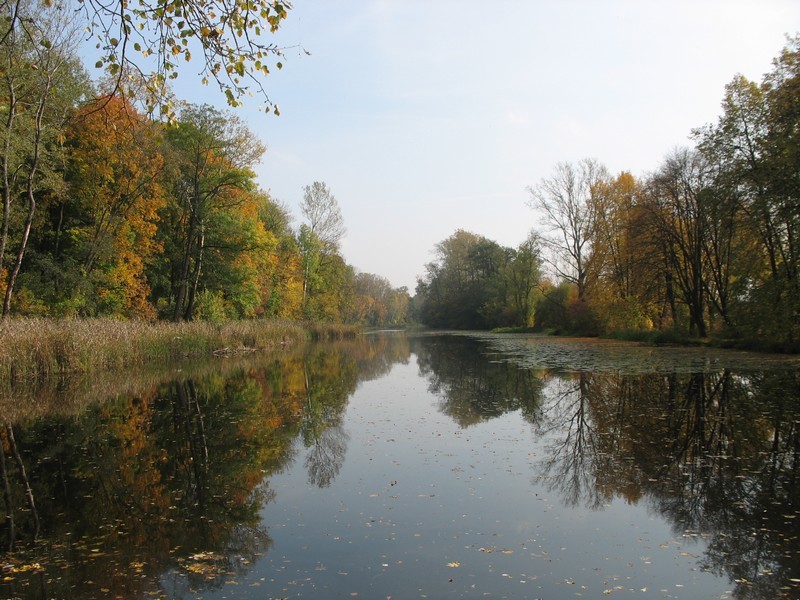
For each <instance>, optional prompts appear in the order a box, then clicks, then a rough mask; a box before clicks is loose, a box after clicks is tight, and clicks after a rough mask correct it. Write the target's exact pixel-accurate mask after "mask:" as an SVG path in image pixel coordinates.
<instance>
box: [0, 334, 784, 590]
mask: <svg viewBox="0 0 800 600" xmlns="http://www.w3.org/2000/svg"><path fill="white" fill-rule="evenodd" d="M125 389H126V392H125V393H123V394H120V395H117V396H115V397H113V398H110V399H108V400H104V401H100V402H88V401H82V400H81V398H79V397H76V396H80V394H86V393H87V391H86V388H85V386H69V385H66V384H62V385H61V386H60V387H59V388H58V389H57V390H55V392H54V391H53V390H50V392H49V393H50V394H51V395H52V394H55V401H54V400H53V399H52V398H51V399H50V400H49V402H50V403H51V404H52V405H53V406H56V407H59V406H60V407H62V408H61V409H60V410H56V411H55V412H56V414H40V413H42V412H44V411H38V412H37V413H36V414H33V413H31V414H25V412H24V411H21V412H20V411H14V415H13V417H9V416H6V418H5V421H4V423H3V429H2V434H0V435H1V436H2V441H3V449H4V452H3V453H2V455H3V460H2V463H0V475H2V487H3V492H4V493H3V510H4V514H5V515H6V518H5V520H4V523H3V527H2V529H0V542H2V544H3V546H4V548H5V550H6V552H4V553H3V555H2V557H0V560H2V565H3V574H2V578H3V581H2V584H1V585H0V596H1V597H20V598H118V597H121V598H153V597H154V598H207V599H211V598H450V597H453V598H543V599H559V598H576V597H584V598H601V597H606V596H610V597H641V598H748V599H749V598H779V597H785V598H794V597H798V594H800V561H798V557H800V539H799V538H798V535H799V534H800V523H798V521H799V520H800V518H798V506H797V505H798V502H799V501H800V495H798V492H800V481H798V459H800V431H798V426H800V402H799V400H800V371H799V370H798V362H797V360H795V359H787V358H783V357H773V356H758V355H749V354H744V353H733V352H731V353H726V352H719V351H710V350H701V349H658V348H647V347H640V346H635V345H629V344H621V343H614V342H604V341H598V340H574V339H573V340H569V339H566V340H565V339H547V338H534V337H527V336H493V335H421V336H408V337H407V336H405V335H401V334H374V335H367V336H364V337H363V339H359V340H357V341H354V342H350V343H341V344H330V345H317V346H313V347H311V348H309V349H307V350H306V351H305V352H303V353H297V354H286V355H280V356H271V357H261V358H259V359H257V360H254V361H250V362H247V363H233V364H232V363H229V362H221V363H220V364H218V365H216V366H214V367H213V368H210V369H205V370H200V371H198V372H197V373H194V372H191V373H190V372H188V371H187V372H185V373H181V374H180V376H178V377H177V378H175V379H174V380H172V381H167V382H163V383H153V382H149V383H148V382H143V383H141V384H139V385H136V386H133V385H128V386H126V388H125ZM97 393H98V392H95V394H97ZM7 406H9V405H8V403H7ZM7 412H9V414H11V411H8V410H7Z"/></svg>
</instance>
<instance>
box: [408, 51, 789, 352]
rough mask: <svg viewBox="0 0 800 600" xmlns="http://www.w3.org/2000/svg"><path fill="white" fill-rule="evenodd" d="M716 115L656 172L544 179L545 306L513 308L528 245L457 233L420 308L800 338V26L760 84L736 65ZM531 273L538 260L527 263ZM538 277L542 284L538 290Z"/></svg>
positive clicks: (444, 322) (435, 312) (539, 193)
mask: <svg viewBox="0 0 800 600" xmlns="http://www.w3.org/2000/svg"><path fill="white" fill-rule="evenodd" d="M722 109H723V110H722V115H721V116H720V118H719V120H718V121H717V123H714V124H711V125H708V126H706V127H703V128H699V129H697V130H695V131H694V132H693V139H694V141H695V146H694V147H692V148H680V149H676V150H673V151H672V152H670V153H669V154H668V155H667V156H666V157H665V158H664V160H663V162H662V163H661V164H660V165H658V166H657V167H656V168H655V169H654V170H653V172H652V173H649V174H647V175H645V176H643V177H640V178H636V177H634V176H633V175H631V174H630V173H626V172H623V173H620V174H618V175H612V174H610V173H609V172H608V170H607V169H606V168H605V167H603V166H602V165H601V164H599V163H598V162H597V161H595V160H589V159H587V160H584V161H581V162H580V163H578V164H571V163H562V164H559V165H558V166H557V167H556V169H555V170H554V173H553V175H552V176H550V177H547V178H545V179H543V180H542V181H541V182H540V183H539V184H537V185H535V186H531V188H530V189H529V191H530V204H531V206H532V207H533V208H535V209H537V210H538V211H539V212H540V214H542V215H544V216H543V219H542V226H543V229H544V231H543V233H542V236H541V238H540V240H539V243H538V245H534V246H533V247H532V248H533V253H534V256H535V257H536V260H537V261H541V262H542V263H543V264H544V265H545V266H546V267H547V268H546V269H544V271H546V272H549V273H550V274H551V276H552V277H553V281H552V282H551V281H550V280H547V279H543V278H536V279H535V281H534V280H533V279H531V280H530V281H532V282H533V283H534V288H533V289H535V290H536V293H535V302H534V310H533V312H532V314H530V313H524V312H515V311H513V310H511V307H512V306H513V303H512V302H511V298H512V297H513V293H511V290H513V284H512V282H513V279H512V278H511V277H510V275H509V273H510V272H511V271H509V266H510V265H512V264H513V263H514V262H515V258H516V254H515V253H514V252H512V251H511V250H509V249H503V248H500V247H498V246H497V244H495V243H494V242H492V241H490V240H487V239H485V238H482V237H480V236H477V235H475V234H467V233H465V232H457V233H456V234H455V235H454V236H452V237H451V238H449V239H447V240H445V241H444V242H442V243H441V244H439V245H438V246H437V248H436V251H437V260H436V261H434V262H433V263H431V264H430V265H428V267H427V272H426V275H425V277H424V278H422V279H421V280H420V281H419V285H418V288H417V295H418V298H417V300H416V308H417V311H418V314H419V317H420V319H421V320H422V321H423V322H425V323H428V324H430V325H435V326H447V327H488V326H496V325H517V326H526V325H531V324H535V326H536V327H538V328H542V329H556V330H561V331H571V332H578V333H589V334H596V333H608V332H614V331H620V330H638V331H642V330H662V331H667V330H668V331H674V332H677V333H679V334H680V335H693V336H698V337H706V336H709V335H713V336H717V337H721V338H725V339H742V340H747V341H748V342H750V343H752V342H754V341H759V340H761V341H765V342H767V343H768V344H769V345H771V346H772V347H776V348H786V349H789V348H793V349H796V348H798V343H799V342H800V38H796V39H794V40H792V41H790V43H789V44H788V45H787V46H786V47H785V48H784V49H783V51H782V52H781V54H780V56H779V57H778V58H777V59H776V60H775V61H774V67H773V69H772V71H771V72H769V73H768V74H766V75H765V76H764V78H763V81H762V82H761V83H760V84H757V83H754V82H751V81H748V80H747V79H745V78H744V77H742V76H740V75H739V76H736V77H735V78H734V79H733V81H731V83H730V84H729V85H728V86H727V87H726V90H725V95H724V99H723V103H722ZM528 273H529V274H531V273H537V274H538V270H532V271H528ZM530 289H531V288H529V290H530Z"/></svg>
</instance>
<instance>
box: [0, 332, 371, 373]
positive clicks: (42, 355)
mask: <svg viewBox="0 0 800 600" xmlns="http://www.w3.org/2000/svg"><path fill="white" fill-rule="evenodd" d="M355 332H356V330H355V328H351V327H338V326H327V325H314V326H307V325H302V324H299V323H295V322H290V321H281V320H270V321H267V320H258V321H255V320H254V321H230V322H225V323H207V322H194V321H193V322H186V323H164V322H145V321H118V320H110V319H107V320H106V319H69V320H52V319H27V318H26V319H6V320H3V321H0V382H7V383H10V384H14V383H15V382H21V381H30V380H43V379H47V378H49V377H53V376H61V375H64V374H70V373H91V372H94V371H102V370H108V369H125V368H129V367H134V366H144V365H147V364H152V363H158V362H161V363H163V362H166V361H173V360H176V359H181V358H186V357H196V356H210V355H213V354H225V355H228V354H237V353H243V352H252V351H257V350H265V349H266V350H268V349H278V348H283V347H286V346H296V345H298V344H301V343H304V342H305V341H307V340H309V339H323V338H326V339H334V338H340V337H348V336H350V335H355Z"/></svg>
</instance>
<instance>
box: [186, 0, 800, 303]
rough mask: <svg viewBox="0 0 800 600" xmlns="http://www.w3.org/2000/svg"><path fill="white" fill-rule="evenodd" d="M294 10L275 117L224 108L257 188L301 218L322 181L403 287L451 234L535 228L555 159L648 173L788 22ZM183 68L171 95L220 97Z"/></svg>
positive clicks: (296, 0)
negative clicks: (307, 194)
mask: <svg viewBox="0 0 800 600" xmlns="http://www.w3.org/2000/svg"><path fill="white" fill-rule="evenodd" d="M292 5H293V8H292V10H290V11H289V16H288V18H287V20H286V21H284V24H283V25H282V27H281V30H280V31H279V32H278V34H276V35H275V36H274V38H275V43H277V44H279V45H281V46H283V47H286V48H287V49H286V50H285V59H284V60H283V63H284V66H283V69H281V70H280V71H278V70H276V69H273V71H272V73H271V74H270V75H269V76H268V77H267V78H266V79H265V80H264V83H265V87H266V89H267V91H268V93H269V96H270V99H271V100H272V101H273V102H275V103H277V104H278V105H279V107H280V113H281V114H280V116H274V115H271V114H266V113H264V112H259V111H258V101H257V99H255V98H253V99H247V100H246V101H245V106H244V108H240V109H236V110H237V111H239V112H240V114H241V116H242V117H243V118H244V119H245V122H246V123H247V125H248V127H249V128H250V129H251V130H252V131H253V132H254V133H255V134H256V135H257V136H258V137H259V138H260V139H261V141H262V142H263V143H264V144H265V145H266V146H267V152H266V154H265V156H264V158H263V161H262V162H261V164H260V165H259V166H258V167H257V169H256V173H257V176H258V182H259V185H260V186H261V187H262V188H263V189H266V190H268V191H269V192H270V194H271V195H272V196H273V197H274V198H275V199H277V200H279V201H280V202H282V203H283V204H284V205H286V206H287V207H288V208H289V210H290V211H291V212H292V214H293V215H294V216H295V225H296V226H299V224H300V223H301V214H300V210H299V206H300V202H301V200H302V197H303V188H304V187H305V186H307V185H310V184H311V183H312V182H314V181H323V182H325V183H326V184H327V185H328V187H329V188H330V190H331V191H332V192H333V194H334V196H335V197H336V199H337V201H338V203H339V206H340V208H341V212H342V215H343V217H344V222H345V226H346V228H347V234H346V236H345V238H344V239H343V240H342V243H341V250H342V254H343V256H344V258H345V260H346V261H347V262H348V263H349V264H351V265H353V266H354V267H355V268H356V269H357V270H359V271H362V272H368V273H374V274H377V275H381V276H383V277H385V278H387V279H388V280H389V281H390V282H391V284H392V286H394V287H400V286H406V287H408V288H409V291H410V292H411V293H412V294H413V291H414V288H415V286H416V279H417V277H420V276H423V275H424V273H425V265H426V263H429V262H431V261H432V260H434V258H435V256H434V248H435V246H436V244H437V243H439V242H441V241H443V240H445V239H446V238H448V237H449V236H451V235H452V234H453V233H455V232H456V231H457V230H458V229H463V230H466V231H470V232H473V233H476V234H479V235H482V236H484V237H486V238H489V239H490V240H493V241H495V242H497V243H499V244H501V245H503V246H509V247H516V246H518V245H519V244H521V243H522V242H523V241H524V240H525V238H526V237H527V236H528V233H529V232H530V231H531V230H532V229H541V226H540V223H539V217H538V216H537V214H536V213H535V212H534V211H533V210H532V209H531V208H530V207H529V206H528V200H529V198H530V194H529V192H528V190H527V188H528V187H529V186H534V185H536V184H537V183H539V182H540V181H541V180H542V178H545V177H548V176H549V175H551V174H552V173H553V170H554V168H555V166H556V165H557V164H558V163H560V162H565V161H568V162H578V161H580V160H581V159H583V158H594V159H596V160H598V161H599V162H601V163H603V164H604V165H606V166H607V167H608V168H609V170H610V171H611V172H612V173H618V172H620V171H630V172H631V173H633V174H634V175H637V176H644V175H646V174H647V173H648V172H650V171H654V170H655V169H657V168H658V166H659V164H660V163H661V161H662V160H663V158H664V157H665V156H666V155H667V154H668V153H669V152H670V151H671V150H673V149H675V148H677V147H681V146H686V145H691V138H690V136H691V130H692V129H693V128H697V127H701V126H703V125H705V124H708V123H713V122H715V121H716V120H717V118H718V117H719V115H720V105H721V101H722V97H723V94H724V88H725V85H726V84H727V83H729V82H730V81H731V80H732V79H733V77H734V76H735V75H736V74H737V73H741V74H743V75H744V76H746V77H748V78H749V79H751V80H755V81H761V79H762V76H763V75H764V73H766V72H768V71H769V70H770V69H771V63H772V60H773V59H774V58H775V57H776V56H778V54H779V53H780V51H781V49H782V48H783V47H784V46H785V45H786V40H787V37H786V36H787V35H790V36H795V35H797V34H798V33H800V2H797V0H791V1H778V0H754V1H746V2H745V1H736V0H724V1H710V0H693V1H683V0H672V1H669V2H664V1H663V0H659V1H656V0H593V1H588V0H585V1H584V0H561V1H556V0H550V1H546V0H524V1H523V0H494V1H491V2H490V1H487V0H483V1H481V2H477V1H474V0H347V1H341V0H293V2H292ZM303 50H305V51H308V52H309V53H310V55H307V54H306V53H305V52H304V51H303ZM187 73H188V71H187V72H186V73H183V72H182V73H181V77H179V79H178V80H177V85H176V87H175V91H176V93H177V95H178V96H179V97H181V98H183V99H186V100H189V101H198V102H199V101H212V102H213V103H214V104H216V105H218V106H219V107H220V108H222V107H224V106H225V105H224V99H223V98H222V97H221V96H220V97H218V98H217V99H216V101H214V97H215V95H216V96H218V94H216V90H214V89H211V88H205V89H201V90H198V88H197V85H196V84H195V82H192V77H191V74H189V75H187ZM182 86H184V87H183V88H182Z"/></svg>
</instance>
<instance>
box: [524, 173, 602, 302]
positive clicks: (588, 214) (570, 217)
mask: <svg viewBox="0 0 800 600" xmlns="http://www.w3.org/2000/svg"><path fill="white" fill-rule="evenodd" d="M607 178H608V171H607V169H606V168H605V167H604V166H603V165H601V164H600V163H598V162H597V161H595V160H593V159H588V158H587V159H584V160H582V161H581V162H579V163H578V164H577V165H573V164H572V163H568V162H562V163H559V164H558V165H556V169H555V173H553V175H552V176H550V177H547V178H544V179H542V180H541V182H539V184H538V185H536V186H530V187H528V192H529V193H530V195H531V197H530V199H529V200H528V205H529V206H530V207H531V208H533V209H535V210H540V211H542V225H544V226H545V227H547V229H548V231H547V232H546V233H545V235H543V236H542V238H541V241H542V244H543V245H544V246H545V247H546V248H547V249H548V250H549V251H550V252H549V253H548V254H549V256H546V257H545V260H546V262H548V263H549V264H550V265H551V266H552V268H553V269H554V270H555V273H556V275H557V276H558V277H560V278H561V279H564V280H566V281H569V282H572V283H574V284H575V285H576V286H577V288H578V300H584V297H585V294H586V281H587V273H588V266H589V257H590V256H591V252H592V243H591V234H592V229H593V227H594V219H595V214H594V204H593V202H592V192H593V189H594V188H595V186H596V184H597V183H598V182H600V181H602V180H604V179H607Z"/></svg>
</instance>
